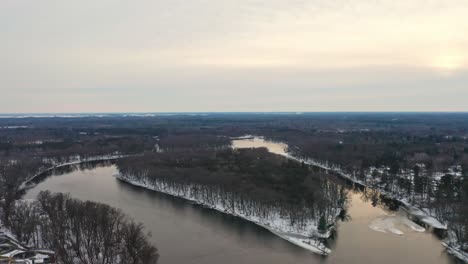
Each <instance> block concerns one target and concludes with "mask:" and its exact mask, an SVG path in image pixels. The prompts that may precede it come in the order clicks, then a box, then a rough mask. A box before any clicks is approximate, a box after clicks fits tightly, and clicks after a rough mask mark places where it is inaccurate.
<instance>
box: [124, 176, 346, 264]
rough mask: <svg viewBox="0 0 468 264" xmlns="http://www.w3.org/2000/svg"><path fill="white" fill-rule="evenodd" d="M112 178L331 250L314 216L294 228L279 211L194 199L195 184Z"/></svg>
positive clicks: (309, 246)
mask: <svg viewBox="0 0 468 264" xmlns="http://www.w3.org/2000/svg"><path fill="white" fill-rule="evenodd" d="M115 177H116V178H117V179H119V180H121V181H124V182H127V183H129V184H132V185H134V186H138V187H142V188H146V189H149V190H153V191H157V192H161V193H165V194H168V195H171V196H175V197H179V198H183V199H186V200H188V201H191V202H193V203H194V204H198V205H201V206H203V207H205V208H209V209H213V210H216V211H219V212H222V213H225V214H230V215H233V216H236V217H239V218H242V219H245V220H247V221H250V222H252V223H254V224H256V225H258V226H261V227H263V228H265V229H267V230H269V231H270V232H272V233H273V234H275V235H277V236H279V237H281V238H283V239H285V240H287V241H289V242H291V243H293V244H295V245H297V246H300V247H302V248H304V249H307V250H310V251H312V252H315V253H318V254H322V255H328V254H329V253H330V252H331V250H330V249H328V248H327V247H326V246H324V245H323V244H322V243H321V242H320V239H323V238H327V237H329V236H330V232H327V233H325V234H321V233H319V232H318V227H317V224H316V222H315V220H314V219H309V220H308V221H307V222H306V224H305V225H303V226H300V227H298V226H294V225H291V223H290V220H289V219H288V218H286V217H285V216H282V215H281V214H280V213H279V212H275V213H272V214H271V215H269V216H266V217H265V216H259V215H255V214H250V215H248V214H245V213H243V212H242V210H239V209H236V208H238V206H236V204H234V206H233V207H232V208H228V207H226V206H223V204H221V203H217V204H214V205H212V204H211V203H210V202H208V201H204V200H197V199H195V198H194V197H193V196H192V195H191V193H192V189H193V188H195V186H192V185H187V188H185V190H176V189H173V188H171V187H170V186H169V185H167V184H165V183H163V182H155V183H148V182H141V181H140V180H135V179H131V178H130V177H126V176H124V175H122V174H117V175H115ZM339 211H341V210H337V214H336V215H338V214H339Z"/></svg>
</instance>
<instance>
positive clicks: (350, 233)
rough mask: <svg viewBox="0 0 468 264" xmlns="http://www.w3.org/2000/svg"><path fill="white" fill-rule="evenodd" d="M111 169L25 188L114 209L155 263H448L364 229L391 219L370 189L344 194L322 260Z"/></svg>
mask: <svg viewBox="0 0 468 264" xmlns="http://www.w3.org/2000/svg"><path fill="white" fill-rule="evenodd" d="M116 173H117V169H116V167H115V165H113V164H112V163H95V164H86V165H80V166H76V165H75V166H70V167H68V168H65V167H64V168H60V169H56V170H54V171H53V172H51V174H49V175H50V176H51V177H44V178H43V179H42V182H40V184H38V185H37V186H36V187H35V188H33V189H31V190H29V191H28V192H27V194H26V198H34V197H36V195H37V193H38V192H39V191H41V190H51V191H53V192H58V191H60V192H69V193H71V195H72V196H74V197H76V198H80V199H83V200H94V201H98V202H103V203H107V204H109V205H111V206H114V207H118V208H121V209H122V210H123V211H124V212H125V213H127V214H129V215H130V216H132V217H133V218H134V219H136V221H140V222H143V223H144V224H145V226H146V228H147V230H148V231H150V232H151V233H152V235H153V237H152V240H153V242H154V243H155V244H156V245H157V247H158V248H159V250H160V252H161V263H174V264H175V263H200V264H201V263H207V264H215V263H216V264H218V263H227V264H231V263H232V264H234V263H239V262H242V263H265V264H266V263H268V264H271V263H351V264H358V263H359V264H361V263H384V264H390V263H391V264H395V263H429V264H432V263H434V264H435V263H442V264H443V263H454V262H453V259H452V258H450V257H449V256H448V255H447V254H445V253H444V251H443V248H442V246H441V245H440V241H439V240H438V239H437V238H436V237H434V236H433V235H432V234H431V233H428V232H424V233H417V232H413V233H405V234H404V235H403V236H396V235H393V234H388V233H381V232H376V231H374V230H371V229H370V228H369V224H370V223H372V221H373V220H375V219H376V218H378V217H382V216H385V215H390V214H395V211H391V210H389V209H388V205H387V204H386V200H385V199H384V198H382V196H380V195H378V194H377V193H375V192H372V190H364V191H361V190H359V189H350V192H349V198H350V202H349V208H348V209H347V211H346V212H347V213H346V214H343V216H342V219H343V220H342V221H338V227H337V229H338V232H337V233H336V235H335V238H334V240H331V241H329V245H330V246H331V248H332V250H333V253H332V255H331V256H329V257H322V256H318V255H316V254H313V253H310V252H308V251H306V250H303V249H301V248H299V247H296V246H294V245H292V244H290V243H288V242H286V241H284V240H282V239H280V238H278V237H276V236H275V235H273V234H271V233H270V232H268V231H266V230H264V229H263V228H260V227H258V226H256V225H254V224H252V223H250V222H247V221H244V220H241V219H238V218H236V217H233V216H230V215H225V214H222V213H219V212H216V211H212V210H209V209H205V208H202V207H200V206H196V205H192V204H190V203H188V202H186V201H184V200H182V199H179V198H174V197H171V196H167V195H164V194H160V193H156V192H152V191H148V190H145V189H141V188H137V187H134V186H131V185H127V184H124V183H121V182H119V181H117V180H116V179H115V178H113V177H112V176H113V175H114V174H116Z"/></svg>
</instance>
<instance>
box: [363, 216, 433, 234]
mask: <svg viewBox="0 0 468 264" xmlns="http://www.w3.org/2000/svg"><path fill="white" fill-rule="evenodd" d="M400 226H406V227H407V228H409V229H410V230H412V231H415V232H424V231H425V230H426V229H425V228H423V227H422V226H420V225H418V224H416V223H414V222H413V221H411V220H409V219H408V218H407V217H405V216H401V215H383V216H379V217H377V218H375V219H374V220H372V222H371V223H370V224H369V228H370V229H372V230H374V231H377V232H382V233H388V232H390V233H393V234H396V235H403V234H404V232H403V231H401V230H400V229H399V228H398V227H400Z"/></svg>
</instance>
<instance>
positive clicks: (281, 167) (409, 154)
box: [0, 113, 468, 250]
mask: <svg viewBox="0 0 468 264" xmlns="http://www.w3.org/2000/svg"><path fill="white" fill-rule="evenodd" d="M243 135H260V136H264V137H265V138H267V139H271V140H275V141H281V142H284V143H286V144H288V146H289V149H288V151H289V154H291V155H293V156H295V157H297V158H299V159H303V160H314V161H315V162H317V163H319V164H324V165H326V166H327V167H329V168H334V169H336V170H338V171H340V172H342V173H344V174H346V175H350V176H351V177H352V178H353V179H356V180H358V181H360V182H362V183H364V184H365V185H367V186H369V187H371V188H374V189H377V190H381V191H383V192H385V193H388V194H391V195H392V196H393V197H396V198H398V199H402V200H404V201H407V202H408V203H410V204H414V205H417V206H418V207H420V208H423V209H424V210H425V211H426V212H427V213H428V214H431V215H433V216H435V217H436V218H438V219H439V220H441V221H443V222H446V223H448V227H449V234H450V237H451V238H452V240H451V241H450V242H451V243H452V244H454V245H458V246H457V247H459V248H460V249H463V250H468V221H467V220H466V219H468V217H467V216H468V208H467V204H468V183H467V180H466V179H468V114H466V113H302V114H295V113H269V114H265V113H218V114H190V115H188V114H187V115H185V114H179V115H147V116H132V115H117V114H115V115H107V116H105V115H104V116H99V117H98V116H92V115H89V116H83V117H73V118H69V117H40V118H32V117H29V118H28V117H22V118H15V117H8V118H0V200H1V207H2V211H3V213H2V214H3V218H4V223H5V224H10V223H9V221H10V220H9V219H10V216H11V215H13V214H14V213H15V210H16V209H14V205H15V200H16V199H18V198H19V197H20V196H19V195H18V193H19V190H20V187H21V184H22V183H24V181H26V180H27V179H29V178H31V177H32V176H34V175H36V174H37V173H38V172H41V171H43V170H44V169H47V168H50V167H54V166H56V165H57V164H60V163H66V162H69V161H79V160H86V158H88V157H96V156H106V155H107V156H109V155H115V154H117V155H131V156H130V157H127V158H125V159H124V160H121V161H119V167H120V169H121V172H122V175H124V176H126V177H132V178H135V179H145V180H146V181H148V182H150V183H154V182H156V181H158V182H159V181H163V182H164V184H165V186H171V188H172V190H177V191H180V192H185V191H186V190H187V189H186V188H185V187H183V184H185V183H187V182H188V183H190V184H192V185H189V186H197V188H195V189H192V188H191V193H192V194H193V195H195V196H196V197H204V199H205V198H206V199H205V200H206V201H207V202H208V203H210V202H212V203H216V202H217V201H218V200H226V201H231V200H232V201H236V203H238V204H236V206H235V208H236V209H237V208H240V209H241V210H244V211H245V213H247V214H248V213H258V214H260V215H265V216H267V215H268V214H269V212H273V211H279V212H281V214H282V215H285V216H287V217H288V218H290V220H291V222H292V223H293V224H295V225H297V226H301V225H304V226H307V223H306V221H305V220H304V219H312V218H313V219H314V220H313V222H314V225H318V226H320V222H322V223H323V225H322V227H323V226H328V224H330V223H331V217H332V215H333V213H332V212H327V210H328V209H327V208H337V204H339V203H338V201H340V199H341V198H340V190H339V188H338V187H337V186H334V185H333V184H332V185H330V186H324V183H323V181H322V180H320V179H321V178H323V177H328V176H329V175H322V174H320V173H319V172H316V171H314V170H313V169H311V168H309V167H308V166H304V165H303V164H301V163H300V162H291V161H288V160H286V159H284V158H282V157H276V156H271V155H269V154H267V153H265V151H264V150H257V151H237V152H236V151H232V150H231V149H230V148H229V144H230V138H231V137H237V136H243ZM143 153H145V154H143ZM253 168H255V169H253ZM281 175H283V176H281ZM184 188H185V189H184ZM337 193H338V195H337V196H335V195H336V194H337ZM220 197H222V198H220ZM253 201H255V202H258V205H257V204H252V202H253ZM249 203H250V204H249ZM260 204H261V206H260ZM224 206H229V204H228V203H226V202H225V204H224ZM258 208H262V209H261V210H260V209H258ZM299 208H301V210H299ZM303 208H306V209H305V210H302V209H303ZM297 212H301V214H298V213H297ZM320 219H323V221H320ZM317 221H318V222H319V223H317ZM309 226H310V225H309Z"/></svg>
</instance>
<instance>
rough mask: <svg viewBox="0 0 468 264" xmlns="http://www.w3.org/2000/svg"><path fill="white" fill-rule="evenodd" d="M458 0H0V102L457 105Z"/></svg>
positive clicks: (462, 33) (21, 108)
mask: <svg viewBox="0 0 468 264" xmlns="http://www.w3.org/2000/svg"><path fill="white" fill-rule="evenodd" d="M467 14H468V1H466V0H411V1H408V0H360V1H350V0H288V1H285V0H166V1H161V0H137V1H128V0H126V1H123V0H99V1H96V0H80V1H64V0H40V1H38V0H1V1H0V113H51V112H67V113H72V112H191V111H193V112H226V111H227V112H229V111H246V112H248V111H255V112H256V111H266V112H268V111H468V15H467Z"/></svg>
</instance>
